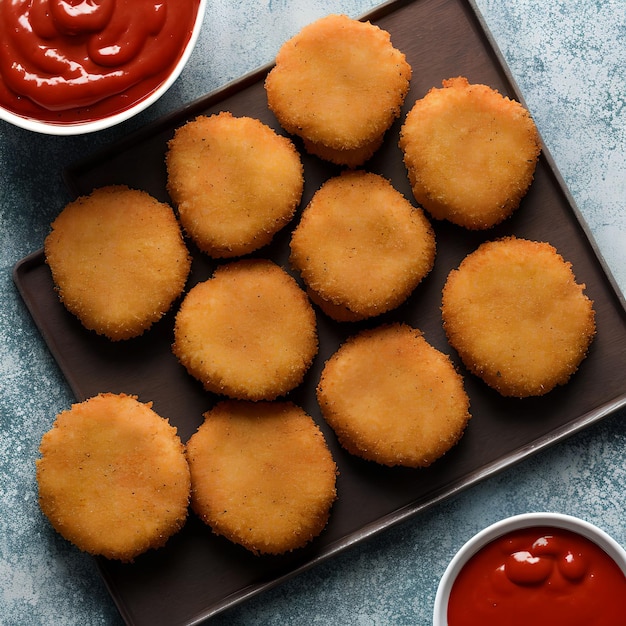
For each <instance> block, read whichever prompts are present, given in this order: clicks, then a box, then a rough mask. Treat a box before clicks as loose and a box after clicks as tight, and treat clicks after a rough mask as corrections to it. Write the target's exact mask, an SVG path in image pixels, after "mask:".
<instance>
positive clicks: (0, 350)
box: [0, 0, 626, 626]
mask: <svg viewBox="0 0 626 626" xmlns="http://www.w3.org/2000/svg"><path fill="white" fill-rule="evenodd" d="M0 1H1V0H0ZM424 1H427V0H424ZM376 4H377V3H376V2H373V1H372V0H343V1H342V0H306V1H305V0H282V1H273V0H264V1H259V2H243V3H233V2H230V1H229V0H209V3H208V9H207V16H206V19H205V24H204V29H203V32H202V35H201V37H200V41H199V43H198V46H197V48H196V51H195V53H194V55H193V57H192V59H191V62H190V64H189V66H188V68H187V69H186V70H185V72H184V73H183V75H182V76H181V78H180V79H179V81H178V82H177V83H176V84H175V85H174V87H173V88H172V89H171V90H170V92H169V93H168V94H166V96H165V97H164V98H163V99H162V100H161V101H160V102H159V103H158V104H157V105H155V106H154V107H152V108H151V109H150V110H148V111H147V112H145V113H144V114H142V115H141V116H140V117H139V118H137V119H135V120H133V121H131V122H129V123H127V124H125V125H124V126H122V127H121V128H117V129H113V130H110V131H105V132H102V133H99V134H97V135H92V136H89V137H82V138H62V137H47V136H38V135H33V134H30V133H28V132H26V131H22V130H19V129H16V128H12V127H10V126H8V125H7V124H5V123H0V293H1V295H2V298H1V300H0V477H1V479H0V625H2V626H14V625H16V626H17V625H24V626H31V625H33V626H34V625H39V624H42V625H44V624H45V625H54V626H74V625H76V626H91V625H98V624H102V625H117V624H120V623H121V620H120V618H119V615H118V614H117V612H116V609H115V607H114V605H113V603H112V601H111V600H110V598H109V597H108V594H107V592H106V590H105V589H104V587H103V585H102V582H101V581H100V579H99V577H98V574H97V572H96V569H95V565H94V563H93V561H92V560H91V558H89V557H87V556H84V555H82V554H80V553H79V552H78V551H76V550H75V549H73V548H72V547H71V546H69V545H68V544H67V543H66V542H65V541H64V540H62V539H60V538H59V537H58V536H57V535H56V534H55V533H54V532H52V531H51V530H50V528H49V526H48V525H47V523H46V521H45V520H44V519H43V517H42V515H41V513H40V511H39V509H38V506H37V498H36V485H35V476H34V459H35V458H36V457H37V449H38V446H39V441H40V439H41V436H42V434H43V433H44V432H45V431H46V430H48V428H49V427H50V424H51V422H52V420H53V418H54V416H55V415H56V413H58V412H59V411H60V410H62V409H64V408H66V407H67V406H68V405H69V404H70V403H71V401H72V396H71V393H70V391H69V389H68V388H67V385H66V383H65V382H64V380H63V378H62V377H61V375H60V373H59V371H58V369H57V367H56V365H55V363H54V361H53V359H52V358H51V356H50V355H49V353H48V351H47V348H46V347H45V345H44V343H43V341H42V339H41V337H40V336H39V334H38V332H37V330H36V329H35V328H34V327H33V324H32V323H31V320H30V318H29V315H28V313H27V312H26V309H25V307H24V305H23V303H22V301H21V299H20V297H19V295H18V294H17V292H16V290H15V287H14V285H13V282H12V279H11V270H12V268H13V266H14V264H15V263H16V262H17V261H18V260H19V259H21V258H22V257H24V256H25V255H27V254H28V253H30V252H32V251H33V250H36V249H38V248H39V247H40V246H41V244H42V241H43V238H44V236H45V234H46V233H47V230H48V225H49V223H50V221H51V220H52V219H53V218H54V216H55V215H56V214H57V213H58V211H59V210H60V208H61V207H62V206H63V204H64V203H65V202H66V201H67V200H68V195H67V192H66V191H65V189H64V187H63V183H62V181H61V178H60V172H61V169H62V167H63V166H64V165H65V164H66V163H68V162H70V161H72V160H75V158H76V157H77V156H80V155H81V154H86V153H89V152H90V151H92V150H93V149H94V148H96V147H97V146H99V145H104V144H105V143H107V142H109V141H111V140H113V139H115V138H117V137H119V136H122V135H124V134H125V133H127V132H128V131H129V130H131V129H133V128H136V127H138V126H140V125H141V124H144V123H145V122H147V121H149V120H151V119H154V118H156V117H158V116H160V115H162V114H163V113H166V112H168V111H171V110H173V109H175V108H177V107H178V106H180V105H181V104H183V103H185V102H187V101H190V100H193V99H195V98H197V97H200V96H202V95H204V94H205V93H206V92H209V91H211V90H213V89H215V88H217V87H219V86H221V85H223V84H224V83H226V82H229V81H231V80H234V79H236V78H237V77H239V76H240V75H242V74H245V73H247V72H249V71H251V70H253V69H255V68H257V67H258V66H260V65H264V64H265V63H267V62H269V61H271V59H272V58H273V56H274V54H275V52H276V50H277V49H278V47H279V45H280V44H281V43H282V41H284V40H285V39H286V38H287V37H289V36H291V35H292V34H294V33H295V32H296V31H297V30H298V29H299V28H300V27H301V26H303V25H304V24H305V23H307V22H310V21H311V20H313V19H315V18H317V17H321V16H322V15H324V14H326V13H330V12H344V13H347V14H349V15H351V16H355V17H356V16H358V15H360V14H362V13H364V12H366V11H367V10H369V9H371V8H372V7H374V6H375V5H376ZM476 4H477V6H478V9H479V10H480V12H481V13H482V15H483V17H484V19H485V21H486V23H487V25H488V27H489V28H490V30H491V32H492V34H493V36H494V38H495V40H496V42H497V44H498V46H499V47H500V49H501V51H502V53H503V54H504V56H505V58H506V60H507V62H508V64H509V66H510V68H511V71H512V74H513V76H514V78H515V80H516V81H517V83H518V85H519V87H520V89H521V92H522V94H523V96H524V98H525V101H526V104H527V105H528V107H529V108H530V110H531V112H532V114H533V116H534V118H535V120H536V122H537V124H538V126H539V129H540V131H541V133H542V135H543V138H544V140H545V143H546V145H547V147H548V149H549V151H550V152H551V154H552V156H553V157H554V159H555V161H556V164H557V167H558V168H559V170H560V172H561V174H562V176H563V178H564V180H565V182H566V183H567V185H568V187H569V189H570V191H571V193H572V195H573V197H574V199H575V201H576V203H577V205H578V207H579V209H580V211H581V213H582V215H583V217H584V219H585V220H586V222H587V223H588V225H589V227H590V230H591V232H592V233H593V236H594V237H595V239H596V241H597V243H598V246H599V248H600V250H601V252H602V254H603V256H604V257H605V259H606V262H607V264H608V266H609V267H610V270H611V271H612V273H613V275H614V276H615V279H616V282H617V284H618V285H619V287H620V288H621V290H622V291H625V290H626V245H625V244H626V211H625V207H624V203H625V200H626V189H625V184H626V183H625V181H626V43H625V42H626V2H624V0H551V1H550V2H545V0H476ZM625 418H626V412H625V411H624V410H622V411H620V412H618V413H617V414H615V415H613V416H611V417H609V418H608V419H606V420H605V421H604V422H602V423H601V424H598V425H595V426H593V427H592V428H590V429H588V430H586V431H585V432H583V433H581V434H578V435H576V436H574V437H572V438H570V439H569V440H567V441H565V442H563V443H560V444H558V445H556V446H555V447H553V448H551V449H549V450H547V451H544V452H541V453H540V454H538V455H537V456H534V457H532V458H530V459H528V460H526V461H524V462H522V463H521V464H519V465H517V466H515V467H514V468H513V469H510V470H508V471H505V472H503V473H501V474H498V475H497V476H495V477H493V478H490V479H488V480H486V481H485V482H483V483H481V484H480V485H478V486H476V487H473V488H471V489H470V490H468V491H466V492H464V493H463V494H462V495H460V496H458V497H457V498H455V499H454V500H451V501H448V502H445V503H443V504H441V505H439V506H436V507H434V508H432V509H430V510H429V511H427V512H426V513H424V514H422V515H420V516H418V517H416V518H414V519H412V520H410V521H408V522H405V523H403V524H401V525H400V526H398V527H395V528H393V529H390V530H388V531H385V532H384V533H382V534H381V535H379V536H377V537H375V538H373V539H371V540H370V541H368V542H367V543H365V544H363V545H360V546H358V547H356V548H353V549H351V550H350V551H348V552H346V553H344V554H343V555H341V556H339V557H337V558H334V559H333V560H332V561H329V562H327V563H325V564H323V565H321V566H318V567H316V568H314V569H313V570H312V571H310V572H307V573H305V574H303V575H301V576H299V577H297V578H295V579H293V580H291V581H290V582H288V583H286V584H284V585H282V586H280V587H278V588H276V589H274V590H272V591H270V592H267V593H265V594H263V595H262V596H259V597H257V598H254V599H252V600H250V601H249V602H247V603H246V604H244V605H241V606H240V607H238V608H235V609H233V610H231V611H229V612H228V613H227V614H224V615H222V616H219V617H218V618H216V619H215V620H214V623H215V624H219V625H222V624H224V625H226V624H230V625H232V624H245V625H251V626H254V625H261V624H263V625H266V624H275V625H278V624H294V625H295V624H298V625H307V624H342V625H343V624H348V625H350V624H355V625H359V626H370V625H371V626H378V625H386V624H400V625H401V624H417V625H428V624H430V623H431V612H432V605H433V600H434V595H435V591H436V587H437V582H438V579H439V577H440V575H441V574H442V572H443V570H444V568H445V566H446V564H447V562H448V560H449V559H450V558H451V557H452V555H453V554H454V552H455V550H456V549H458V548H459V547H460V545H461V544H462V543H463V542H464V541H465V540H467V539H468V538H469V537H470V536H471V535H472V534H473V533H475V532H476V531H477V530H479V529H481V528H482V527H484V526H485V525H487V524H489V523H491V522H494V521H496V520H498V519H500V518H502V517H505V516H508V515H511V514H516V513H520V512H525V511H536V510H551V511H559V512H563V513H571V514H576V515H579V516H581V517H584V518H585V519H587V520H589V521H591V522H594V523H596V524H598V525H599V526H601V527H602V528H604V529H605V530H607V531H608V532H609V533H611V534H612V535H613V536H614V537H615V538H616V539H617V541H619V542H620V543H621V544H622V545H626V524H625V521H624V520H625V517H626V516H625V511H626V463H625V461H624V451H625V449H626V427H625V425H624V420H625Z"/></svg>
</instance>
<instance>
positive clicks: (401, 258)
mask: <svg viewBox="0 0 626 626" xmlns="http://www.w3.org/2000/svg"><path fill="white" fill-rule="evenodd" d="M434 260H435V235H434V232H433V229H432V228H431V225H430V223H429V222H428V220H427V219H426V217H425V216H424V213H423V212H422V210H421V209H418V208H415V207H414V206H412V205H411V203H410V202H409V201H408V200H407V199H406V198H405V197H404V196H403V195H402V194H401V193H400V192H399V191H397V190H396V189H395V188H394V187H393V186H392V185H391V183H390V182H389V181H388V180H387V179H385V178H383V177H382V176H379V175H378V174H372V173H368V172H363V171H348V172H345V173H343V174H341V175H340V176H337V177H335V178H331V179H330V180H328V181H326V183H324V185H322V187H321V188H320V189H319V190H318V191H317V192H316V193H315V195H314V196H313V198H312V199H311V202H310V203H309V205H308V206H307V207H306V209H305V210H304V212H303V214H302V219H301V221H300V223H299V224H298V226H297V227H296V229H295V230H294V231H293V233H292V238H291V257H290V261H291V264H292V265H293V267H294V268H295V269H297V270H298V271H299V272H300V273H301V275H302V278H303V280H304V282H305V283H306V285H307V287H308V288H309V294H310V296H311V299H312V300H313V301H314V302H316V304H318V305H319V306H320V307H321V308H322V310H324V311H325V312H326V313H327V314H328V315H329V316H331V317H333V318H334V319H336V320H339V321H346V320H347V321H354V320H359V319H365V318H367V317H372V316H375V315H379V314H381V313H384V312H385V311H389V310H390V309H393V308H395V307H397V306H398V305H399V304H401V303H402V302H404V300H406V298H407V297H408V296H409V295H410V293H411V292H412V291H413V290H414V289H415V287H416V286H417V285H418V284H419V283H420V282H421V280H422V279H423V278H424V277H425V276H426V275H427V274H428V273H429V272H430V270H431V269H432V267H433V263H434Z"/></svg>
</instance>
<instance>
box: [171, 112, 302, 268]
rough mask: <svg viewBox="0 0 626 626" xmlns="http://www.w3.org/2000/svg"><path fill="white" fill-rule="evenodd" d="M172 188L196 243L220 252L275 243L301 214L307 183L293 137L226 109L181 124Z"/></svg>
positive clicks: (224, 254) (232, 254) (222, 254)
mask: <svg viewBox="0 0 626 626" xmlns="http://www.w3.org/2000/svg"><path fill="white" fill-rule="evenodd" d="M166 164H167V175H168V176H167V188H168V192H169V194H170V196H171V198H172V200H173V201H174V203H175V204H176V205H177V208H178V212H179V218H180V221H181V223H182V225H183V227H184V228H185V231H186V233H187V234H188V235H189V236H190V237H191V238H192V239H193V241H194V242H195V243H196V245H197V246H198V247H199V248H200V249H201V250H203V251H204V252H206V253H207V254H208V255H210V256H212V257H215V258H232V257H235V256H241V255H244V254H248V253H250V252H252V251H254V250H258V249H259V248H261V247H262V246H265V245H267V244H268V243H269V242H270V241H271V240H272V238H273V237H274V235H275V234H276V233H277V232H278V231H279V230H280V229H281V228H283V227H284V226H285V225H286V224H287V223H288V222H289V221H290V220H291V219H292V217H293V215H294V212H295V210H296V208H297V207H298V205H299V204H300V199H301V197H302V190H303V186H304V179H303V167H302V162H301V160H300V155H299V153H298V152H297V150H296V148H295V147H294V145H293V143H292V142H291V140H290V139H288V138H287V137H283V136H281V135H278V134H277V133H276V132H275V131H274V130H273V129H272V128H270V127H269V126H266V125H265V124H263V123H262V122H261V121H259V120H257V119H253V118H250V117H234V116H233V115H232V114H230V113H228V112H222V113H219V114H217V115H212V116H210V117H206V116H200V117H198V118H196V119H195V120H193V121H191V122H188V123H187V124H185V125H184V126H182V127H180V128H179V129H177V131H176V133H175V135H174V137H173V138H172V139H171V140H170V142H169V144H168V151H167V154H166Z"/></svg>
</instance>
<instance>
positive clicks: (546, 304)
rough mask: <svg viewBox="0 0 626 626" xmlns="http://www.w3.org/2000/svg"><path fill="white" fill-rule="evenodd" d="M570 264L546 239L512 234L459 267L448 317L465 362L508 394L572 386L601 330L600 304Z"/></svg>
mask: <svg viewBox="0 0 626 626" xmlns="http://www.w3.org/2000/svg"><path fill="white" fill-rule="evenodd" d="M584 289H585V285H584V284H578V283H577V282H576V278H575V276H574V273H573V271H572V266H571V263H568V262H566V261H565V260H564V259H563V257H561V255H559V254H558V253H557V251H556V249H555V248H554V247H553V246H552V245H550V244H549V243H545V242H536V241H529V240H526V239H518V238H516V237H505V238H503V239H499V240H497V241H489V242H486V243H484V244H482V245H481V246H480V247H479V248H478V249H477V250H475V251H474V252H473V253H471V254H470V255H468V256H467V257H466V258H465V259H464V260H463V261H462V263H461V264H460V266H459V268H458V269H456V270H452V271H451V272H450V274H449V276H448V279H447V282H446V284H445V287H444V289H443V300H442V315H443V323H444V329H445V331H446V334H447V336H448V339H449V341H450V344H451V345H452V346H453V347H454V348H455V349H456V350H457V352H458V353H459V355H460V356H461V359H462V360H463V362H464V364H465V365H466V367H467V368H468V369H469V370H470V371H471V372H473V373H474V374H475V375H477V376H479V377H480V378H482V379H483V380H484V381H485V382H486V383H487V384H488V385H489V386H490V387H493V388H494V389H496V390H497V391H498V392H499V393H501V394H502V395H504V396H513V397H520V398H523V397H527V396H541V395H544V394H546V393H548V392H549V391H551V390H552V389H554V387H556V386H557V385H564V384H565V383H567V382H568V381H569V379H570V377H571V376H572V374H573V373H574V372H575V371H576V370H577V369H578V366H579V365H580V363H581V362H582V360H583V359H584V358H585V356H586V355H587V351H588V348H589V345H590V344H591V341H592V340H593V337H594V335H595V313H594V310H593V302H592V301H591V300H590V299H589V298H588V297H587V296H586V295H585V294H584Z"/></svg>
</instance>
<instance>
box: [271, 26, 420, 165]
mask: <svg viewBox="0 0 626 626" xmlns="http://www.w3.org/2000/svg"><path fill="white" fill-rule="evenodd" d="M410 79H411V66H410V65H409V64H408V62H407V61H406V57H405V55H404V54H403V53H402V52H400V51H399V50H397V49H396V48H394V47H393V45H392V43H391V38H390V35H389V33H388V32H387V31H384V30H382V29H381V28H379V27H378V26H375V25H373V24H370V23H369V22H361V21H358V20H354V19H351V18H349V17H347V16H345V15H328V16H326V17H323V18H321V19H319V20H317V21H315V22H313V23H312V24H309V25H308V26H305V27H304V28H303V29H302V30H301V31H300V32H299V33H298V34H297V35H295V36H294V37H292V38H291V39H289V40H288V41H287V42H285V43H284V44H283V45H282V46H281V48H280V50H279V51H278V54H277V56H276V65H275V66H274V68H273V69H272V70H271V71H270V72H269V74H268V76H267V78H266V81H265V90H266V93H267V100H268V105H269V108H270V109H271V110H272V111H273V113H274V114H275V115H276V118H277V119H278V121H279V122H280V124H281V125H282V127H283V128H285V129H286V130H287V131H288V132H290V133H293V134H295V135H298V136H300V137H302V138H303V139H304V140H305V147H306V148H307V149H308V150H311V152H313V153H314V154H317V155H318V156H320V157H322V158H327V159H329V160H332V161H333V162H335V163H339V164H346V165H349V166H352V167H355V166H357V165H360V164H361V163H363V162H364V161H365V160H366V159H367V158H369V157H370V156H371V155H372V154H373V151H374V150H375V149H376V148H377V147H378V145H379V144H380V142H381V141H382V137H383V135H384V134H385V131H386V130H387V129H388V128H389V127H390V126H391V124H392V123H393V121H394V120H395V119H396V118H397V117H398V116H399V115H400V110H401V107H402V104H403V103H404V99H405V97H406V94H407V92H408V90H409V81H410Z"/></svg>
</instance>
